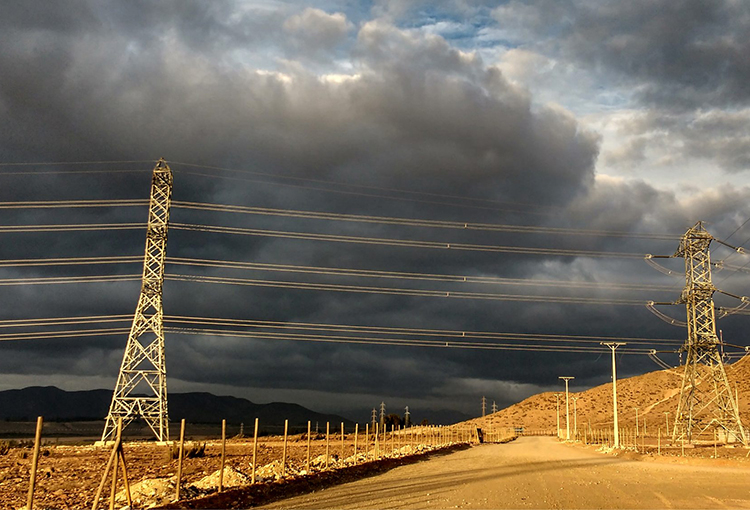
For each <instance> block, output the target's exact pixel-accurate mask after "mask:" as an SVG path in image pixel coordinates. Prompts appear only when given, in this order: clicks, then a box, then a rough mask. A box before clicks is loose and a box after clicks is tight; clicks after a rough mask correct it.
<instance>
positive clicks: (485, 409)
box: [482, 397, 487, 418]
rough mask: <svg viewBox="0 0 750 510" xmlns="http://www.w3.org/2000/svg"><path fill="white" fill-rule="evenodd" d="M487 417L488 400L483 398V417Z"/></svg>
mask: <svg viewBox="0 0 750 510" xmlns="http://www.w3.org/2000/svg"><path fill="white" fill-rule="evenodd" d="M486 415H487V398H485V397H482V417H483V418H484V417H485V416H486Z"/></svg>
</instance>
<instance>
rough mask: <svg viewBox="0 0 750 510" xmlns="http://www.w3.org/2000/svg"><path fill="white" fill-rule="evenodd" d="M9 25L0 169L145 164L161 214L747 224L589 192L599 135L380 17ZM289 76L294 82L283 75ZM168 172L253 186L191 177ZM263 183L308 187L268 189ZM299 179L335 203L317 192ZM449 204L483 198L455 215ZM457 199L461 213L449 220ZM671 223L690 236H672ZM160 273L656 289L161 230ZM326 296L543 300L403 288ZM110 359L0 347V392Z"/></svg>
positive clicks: (451, 352)
mask: <svg viewBox="0 0 750 510" xmlns="http://www.w3.org/2000/svg"><path fill="white" fill-rule="evenodd" d="M28 5H31V4H19V5H18V6H15V7H14V6H10V7H9V6H4V7H3V8H2V10H3V11H5V12H4V14H5V15H4V16H0V19H2V20H3V21H0V23H5V25H4V26H3V30H2V32H0V34H1V35H0V45H2V47H3V52H2V53H1V54H0V69H2V70H3V72H2V73H0V105H2V108H3V111H4V113H5V116H4V126H3V128H2V133H1V134H0V160H2V161H44V160H47V161H60V160H78V161H80V160H113V159H118V160H119V159H127V160H130V159H155V158H156V157H159V156H164V157H166V158H167V159H169V160H171V161H173V162H174V163H172V167H173V169H174V171H175V187H174V199H175V200H195V201H201V202H212V203H227V204H239V205H254V206H267V207H280V208H290V209H305V210H321V211H330V212H342V213H352V214H378V215H383V216H404V217H420V218H428V219H453V220H456V219H462V220H465V221H484V222H491V223H501V222H509V223H512V222H516V223H521V222H525V223H531V224H537V225H551V226H572V227H581V228H595V229H607V230H610V229H611V230H623V231H634V232H654V231H656V232H664V231H667V232H674V233H677V234H679V233H681V232H682V231H684V229H685V228H687V226H689V225H690V224H692V223H694V221H696V220H697V219H710V220H712V221H713V222H714V224H715V225H716V227H717V231H723V232H725V233H726V232H731V230H733V229H734V228H736V227H737V226H739V224H740V223H741V222H742V221H743V219H742V217H741V216H742V215H743V214H747V215H750V209H748V208H747V206H745V205H741V207H740V206H738V205H737V203H735V202H736V200H741V199H746V198H750V190H746V189H743V190H734V191H732V193H733V194H731V197H730V200H729V201H727V200H726V197H727V196H729V194H730V193H729V191H728V190H724V191H727V193H726V194H725V193H723V192H722V193H717V194H716V195H715V196H714V195H711V194H710V193H706V194H699V195H696V198H695V199H694V200H695V201H696V202H698V203H697V204H692V205H691V207H690V208H688V207H687V206H686V205H685V203H684V201H680V200H678V199H677V198H676V197H675V196H674V195H672V194H670V193H666V192H662V191H658V190H656V189H654V188H653V187H651V186H649V185H648V184H646V183H635V184H633V183H623V182H619V181H616V180H611V181H608V180H602V179H595V176H594V164H595V160H596V157H597V153H598V144H599V137H598V136H597V135H596V134H594V133H591V132H588V131H587V130H585V129H583V128H582V126H581V125H580V124H579V123H578V122H577V120H576V119H575V117H574V116H573V115H572V114H571V113H569V112H567V111H565V110H563V109H562V108H559V107H553V106H535V105H533V101H532V98H531V96H530V94H529V93H528V91H525V90H523V89H520V88H518V87H516V86H514V85H512V84H511V83H509V82H508V81H507V80H506V79H505V77H504V76H503V75H502V74H501V73H500V72H499V71H498V70H497V69H495V68H493V67H491V66H487V65H486V64H485V63H484V62H483V61H482V60H481V58H480V57H478V56H477V55H476V54H474V53H465V52H461V51H459V50H457V49H455V48H453V47H452V46H451V45H450V44H448V43H447V42H446V41H445V40H444V39H442V38H440V37H437V36H433V35H425V34H423V33H421V32H419V31H416V30H404V29H399V28H396V27H394V26H393V25H392V24H390V23H387V22H385V21H383V20H373V21H369V22H365V23H363V24H361V25H359V26H358V27H354V26H353V25H352V24H351V23H350V22H349V21H348V20H347V19H346V18H345V17H344V16H343V15H340V14H336V13H327V12H323V11H318V10H315V9H302V8H298V9H297V8H294V7H290V6H284V7H282V8H279V9H270V10H261V9H249V10H247V9H243V8H242V6H241V4H233V3H226V2H221V3H211V4H204V3H197V2H196V3H182V2H176V3H170V2H166V3H136V4H125V5H124V6H123V5H120V4H117V5H115V4H104V5H102V4H95V3H90V4H83V3H81V4H76V5H78V6H79V7H80V14H79V15H78V16H72V15H69V14H67V13H68V12H73V11H74V10H73V9H71V8H70V6H69V5H66V4H65V3H56V4H53V5H52V6H50V5H48V4H45V8H41V7H39V6H37V7H36V8H33V7H27V6H28ZM109 7H111V8H109ZM37 10H38V11H39V12H38V13H37ZM342 51H350V52H351V55H349V56H348V59H349V60H350V61H351V65H350V66H344V67H338V66H337V65H336V64H335V63H331V64H330V66H331V67H330V68H328V69H327V70H326V71H325V72H322V71H320V68H322V67H325V65H326V63H327V62H334V60H336V59H338V58H339V57H340V55H341V52H342ZM295 57H297V58H296V59H295ZM308 61H312V62H313V63H312V64H311V65H313V66H315V69H316V70H314V71H313V70H311V69H310V68H308V67H306V66H307V62H308ZM178 161H184V162H189V163H192V162H195V163H203V164H211V165H215V166H231V167H233V168H238V169H241V170H248V171H259V172H264V173H267V174H271V175H270V176H269V175H263V176H259V175H257V174H247V173H241V172H235V173H231V172H216V171H209V170H206V169H196V168H194V167H189V166H186V165H181V164H179V163H176V162H178ZM132 166H134V164H130V165H125V167H126V168H130V167H132ZM136 166H138V167H139V168H140V167H141V166H142V167H143V169H144V170H145V171H143V172H140V173H128V174H117V173H112V174H103V175H59V176H45V177H41V176H36V177H33V178H31V177H29V176H20V177H10V176H3V177H2V178H3V179H4V181H3V187H2V188H0V195H1V196H2V200H33V199H48V200H53V199H64V198H145V197H147V196H148V184H149V177H148V170H149V169H150V167H151V166H152V165H151V164H150V163H142V164H137V165H136ZM41 168H43V169H46V170H49V169H50V168H49V167H41ZM77 168H78V167H76V169H77ZM97 168H99V167H97ZM62 169H63V170H64V169H68V170H69V169H71V168H66V167H62ZM196 172H198V173H209V174H210V175H212V176H214V177H206V176H200V175H195V173H196ZM273 175H277V176H294V177H299V178H303V179H316V181H315V182H314V183H311V182H310V181H293V180H291V181H290V180H288V179H287V180H284V179H279V178H274V177H273ZM321 180H330V181H336V182H340V183H347V184H350V185H353V186H345V185H340V186H332V185H325V183H321V182H319V181H321ZM264 181H270V182H271V183H270V184H269V183H268V182H264ZM282 184H286V185H282ZM354 185H365V186H372V187H375V188H372V187H371V188H362V187H356V186H354ZM313 188H329V189H333V190H334V191H337V192H333V191H331V192H323V191H319V190H314V189H313ZM392 188H400V189H409V190H414V191H419V192H425V193H432V195H413V194H412V195H409V194H404V193H401V194H398V193H395V192H393V191H389V190H391V189H392ZM377 195H387V196H391V197H394V196H395V197H400V198H402V199H403V198H406V200H393V199H385V198H378V197H377ZM437 195H450V196H452V197H453V198H451V197H445V196H443V197H440V196H437ZM460 195H465V196H470V197H473V198H475V199H483V200H487V201H476V200H475V201H469V200H461V199H458V198H455V196H460ZM497 201H501V202H514V203H516V204H507V203H498V202H497ZM456 202H459V203H460V204H459V205H461V206H463V207H456ZM518 203H521V204H522V205H520V206H519V205H518ZM744 203H745V204H746V203H749V202H748V201H747V200H745V201H744ZM693 206H695V207H693ZM519 209H520V210H521V212H518V211H519ZM692 211H699V212H700V213H701V214H704V216H702V217H699V218H693V213H692ZM529 213H532V214H529ZM2 214H3V222H2V223H3V224H14V223H15V224H34V223H45V222H48V223H53V222H61V223H87V222H88V223H97V222H118V221H136V222H145V210H144V208H137V209H132V210H127V211H121V210H119V209H118V210H117V211H114V212H113V211H109V210H82V211H73V212H65V213H59V214H57V213H55V214H54V215H52V214H50V213H46V212H45V213H40V212H33V213H26V212H23V213H19V212H6V211H3V212H2ZM172 219H173V221H177V222H186V223H187V222H195V223H205V224H221V225H234V226H242V227H252V228H266V229H272V230H291V231H311V232H319V233H338V234H346V235H357V236H371V237H395V238H404V239H422V240H441V241H445V240H449V241H451V242H467V243H479V244H509V245H525V246H542V247H557V248H568V249H594V250H616V251H625V252H634V253H646V252H666V253H671V252H673V251H674V248H675V244H676V243H661V244H660V245H658V246H656V247H655V246H653V244H652V243H650V242H646V241H643V240H632V239H630V240H629V239H623V238H614V239H612V238H592V237H585V238H573V237H569V236H556V237H552V238H551V237H541V236H529V235H525V236H521V235H517V234H513V235H508V234H486V233H479V234H478V233H476V232H463V231H460V232H450V231H425V230H424V229H415V228H406V227H403V228H393V227H386V226H377V225H369V226H368V225H362V224H356V223H352V224H332V223H320V222H312V221H307V222H303V221H297V220H289V219H279V218H263V217H253V216H244V215H228V214H223V215H219V214H214V213H211V214H209V213H195V212H190V211H186V210H184V209H177V208H176V209H175V210H173V215H172ZM17 236H18V237H15V238H13V241H12V242H7V243H3V244H2V246H0V250H1V251H2V258H5V259H7V258H25V257H29V258H34V257H44V256H84V255H119V254H122V255H133V254H140V253H142V250H143V232H142V231H133V232H130V231H122V232H109V233H92V234H65V235H52V234H50V235H49V237H46V236H44V235H34V236H33V237H32V236H31V235H30V234H23V235H20V234H17ZM168 254H169V255H170V256H174V257H196V258H214V259H223V260H245V261H253V262H268V263H288V264H304V265H320V266H330V267H352V268H363V269H378V270H390V271H413V272H422V273H447V274H479V275H491V276H508V277H519V276H520V277H533V276H538V277H540V278H541V277H544V278H560V279H569V278H570V277H571V276H572V277H574V278H577V279H581V280H587V281H596V280H601V281H612V280H617V281H622V280H626V281H653V280H654V279H655V278H660V277H659V275H658V274H653V273H651V272H650V270H649V269H648V268H646V267H645V264H644V263H643V262H642V261H640V260H638V261H633V262H617V263H614V262H611V261H610V262H606V261H605V262H596V261H592V260H589V259H573V258H569V259H566V260H560V259H559V258H552V257H529V256H518V255H507V256H506V255H502V254H487V253H468V252H463V253H457V252H454V251H451V250H432V251H431V250H424V249H421V250H420V249H413V248H394V247H380V246H367V245H349V244H340V243H324V242H311V241H308V242H302V241H290V240H281V239H271V238H255V237H249V236H226V235H217V234H208V233H195V232H184V231H173V232H171V233H170V239H169V247H168ZM73 271H74V270H73V269H69V270H67V269H66V270H64V271H63V270H60V269H57V270H56V272H55V273H50V272H49V271H46V270H45V271H42V270H28V271H26V270H23V271H21V270H12V271H11V270H5V271H4V272H3V273H2V274H3V275H4V277H15V276H23V275H26V276H30V275H37V274H39V275H49V274H71V272H73ZM85 271H89V273H88V274H97V273H104V272H106V273H108V274H111V273H114V272H122V271H127V272H133V273H136V272H140V270H139V268H138V267H137V265H136V266H129V267H128V268H124V269H123V268H117V269H114V268H107V267H103V268H100V267H93V268H87V269H86V270H84V271H81V273H83V272H85ZM169 272H171V273H178V272H193V273H200V274H209V275H230V276H239V277H246V278H248V277H249V278H254V277H256V276H257V277H263V278H271V279H286V280H297V281H323V282H331V283H342V281H341V280H340V279H335V278H333V277H322V278H318V277H312V276H300V275H278V274H273V273H270V274H262V275H260V276H258V275H256V274H248V273H240V272H231V271H224V270H215V269H205V270H201V269H194V268H193V269H186V268H183V267H170V268H169ZM665 278H666V277H665ZM343 283H353V284H358V285H379V286H394V287H398V286H412V287H414V288H432V289H435V288H440V290H454V289H458V290H470V291H476V292H508V293H520V294H534V293H537V294H544V293H547V292H553V291H550V290H549V289H543V288H542V289H536V290H534V289H532V290H528V289H525V288H507V287H504V288H497V287H491V288H488V287H487V286H481V285H474V286H466V285H455V284H454V285H449V284H445V285H443V284H433V283H424V282H416V283H404V282H400V281H397V282H393V281H390V282H389V281H375V282H373V281H363V280H359V281H344V282H343ZM7 289H9V290H8V291H7V292H5V293H4V294H3V295H2V298H0V301H1V302H2V303H3V305H4V308H3V309H4V310H5V311H6V317H16V318H24V317H30V316H38V317H54V316H66V315H90V314H91V315H93V314H110V313H111V314H115V313H116V314H129V313H132V311H133V309H134V307H135V303H136V300H137V296H138V285H137V284H122V285H116V286H114V285H94V284H91V285H87V286H37V287H30V286H29V287H20V288H16V287H8V288H7ZM573 292H574V294H575V292H576V291H573ZM604 294H606V293H603V295H604ZM578 295H586V292H583V291H581V292H579V293H578ZM647 298H648V297H645V298H644V299H647ZM164 300H165V305H164V306H165V313H167V314H168V315H194V316H204V317H229V318H252V319H265V320H280V321H306V322H321V323H332V324H360V325H374V326H393V327H412V328H420V327H421V328H446V329H456V330H486V331H509V332H512V331H515V332H535V333H555V332H558V333H563V334H581V332H582V331H583V332H584V333H583V334H599V335H602V334H605V335H606V334H609V335H622V334H628V335H642V336H657V335H659V336H663V335H665V334H672V335H674V336H676V337H679V336H680V332H679V331H676V332H671V333H665V330H666V329H668V328H667V326H665V325H662V324H661V323H659V322H658V320H657V319H655V318H653V317H650V316H648V315H647V314H648V312H646V311H645V310H643V309H638V310H637V311H632V310H624V309H619V308H613V307H603V306H587V307H578V306H574V305H552V304H533V305H532V304H529V303H518V302H499V301H480V300H463V301H459V300H451V299H441V298H409V297H393V296H386V295H370V294H351V293H349V294H347V293H334V292H328V293H324V292H316V291H289V290H279V289H260V288H252V287H237V286H218V285H207V284H193V283H183V282H175V281H169V280H168V281H167V282H166V284H165V295H164ZM634 323H636V324H637V326H633V324H634ZM124 341H125V339H124V336H123V337H108V338H107V339H97V340H93V339H92V340H87V339H76V341H75V343H68V342H66V341H55V342H53V341H49V342H46V343H44V344H43V346H40V345H39V344H36V343H34V342H25V343H17V344H12V345H11V344H10V343H8V344H6V345H4V346H3V347H4V356H2V357H0V372H2V373H18V372H25V373H30V374H55V373H57V374H61V375H62V376H63V377H64V376H65V375H66V374H67V375H77V376H97V377H106V376H110V377H111V378H112V380H113V381H114V374H115V373H116V371H117V368H118V366H119V361H120V358H121V356H122V347H123V345H124ZM40 353H43V354H40ZM167 359H168V362H167V363H168V370H169V374H170V377H171V378H174V380H181V381H185V382H190V383H201V384H204V383H205V384H217V385H225V386H227V387H233V388H236V390H237V391H238V392H241V389H242V388H244V387H259V388H264V387H265V388H288V389H299V390H315V391H321V392H329V393H334V392H337V391H341V388H342V387H344V388H346V391H347V392H349V393H352V394H358V395H365V394H367V395H383V396H392V397H393V398H402V399H406V398H418V397H421V398H427V397H431V398H434V399H436V400H438V399H440V398H445V399H446V400H445V402H446V403H445V406H447V407H451V406H453V407H461V406H465V405H467V404H465V402H463V401H462V400H463V396H465V395H466V393H465V392H468V391H475V390H476V387H477V384H482V383H477V381H493V380H497V379H501V380H504V381H516V382H518V383H522V384H526V385H529V386H523V387H524V388H529V387H536V386H535V385H540V384H541V385H545V384H548V383H549V381H550V379H552V381H553V382H554V381H555V380H556V379H555V378H556V376H557V375H559V374H558V372H559V371H561V370H563V371H564V370H566V369H568V368H570V367H571V366H575V368H576V371H577V373H576V375H577V377H580V380H579V381H580V382H581V383H582V384H583V383H584V382H586V381H599V380H601V378H602V377H603V376H602V375H601V374H602V373H604V374H606V370H602V367H601V366H599V365H596V364H592V360H596V359H597V355H589V356H588V357H585V356H584V357H583V359H577V358H576V359H575V360H574V361H571V359H570V358H565V359H563V357H561V356H560V355H554V354H547V355H540V354H538V353H508V352H503V351H497V352H493V353H491V355H487V354H486V353H484V354H483V353H477V352H472V351H463V350H455V349H419V348H402V349H396V348H392V347H377V346H372V347H366V346H351V345H348V346H340V345H330V344H310V343H305V342H274V341H270V342H269V341H264V342H258V341H252V340H240V339H226V338H212V337H205V336H204V337H193V336H183V335H173V336H171V337H169V338H168V340H167ZM605 361H606V360H605ZM571 363H573V365H571ZM605 368H606V367H605ZM640 368H642V367H640ZM633 370H635V368H633ZM97 380H100V379H97ZM455 388H463V390H461V391H463V392H464V393H463V394H462V395H459V396H458V397H457V396H456V390H455ZM511 389H512V388H511ZM508 391H511V390H510V389H509V390H508ZM513 391H516V390H513ZM498 400H499V401H500V400H501V399H500V397H498ZM311 405H312V404H311Z"/></svg>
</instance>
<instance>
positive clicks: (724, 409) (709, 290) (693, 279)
mask: <svg viewBox="0 0 750 510" xmlns="http://www.w3.org/2000/svg"><path fill="white" fill-rule="evenodd" d="M713 240H714V237H713V236H711V234H709V233H708V231H706V229H705V228H704V227H703V223H702V222H700V221H699V222H698V223H696V224H695V226H693V227H692V228H690V229H688V231H687V232H686V233H685V234H684V235H683V236H682V238H681V240H680V246H679V248H678V249H677V251H676V252H675V254H674V255H673V256H674V257H683V258H684V259H685V288H684V289H683V291H682V294H681V295H680V298H679V300H678V301H677V303H684V304H685V308H686V309H687V331H688V334H687V340H686V341H685V344H684V345H683V347H682V350H683V351H685V352H687V358H686V360H685V372H684V374H683V377H682V390H681V392H680V401H679V403H678V405H677V417H676V419H675V422H674V428H673V429H672V440H673V441H674V440H676V439H677V438H678V436H679V435H680V434H681V433H682V434H685V439H687V440H688V441H691V440H692V438H693V435H695V434H696V431H697V434H700V433H701V432H703V431H705V430H706V429H708V428H710V427H720V428H722V429H724V431H725V432H726V434H727V440H730V441H731V440H734V441H741V442H742V443H743V444H747V438H746V437H745V431H744V429H743V428H742V422H741V421H740V415H739V411H738V408H737V402H736V401H735V399H734V395H732V390H731V388H730V387H729V381H728V380H727V374H726V371H725V370H724V364H723V363H722V360H721V354H720V352H719V349H718V346H719V343H720V342H719V338H718V337H717V336H716V312H715V309H714V301H713V294H714V292H715V291H716V290H717V289H716V287H714V285H713V283H712V282H711V255H710V252H709V247H710V245H711V241H713ZM719 242H720V241H719Z"/></svg>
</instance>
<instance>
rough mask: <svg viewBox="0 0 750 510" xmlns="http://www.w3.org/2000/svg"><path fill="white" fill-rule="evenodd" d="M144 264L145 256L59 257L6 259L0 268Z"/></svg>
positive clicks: (1, 262) (2, 261) (0, 262)
mask: <svg viewBox="0 0 750 510" xmlns="http://www.w3.org/2000/svg"><path fill="white" fill-rule="evenodd" d="M134 263H143V255H130V256H125V257H58V258H48V259H5V260H0V267H43V266H88V265H92V264H134Z"/></svg>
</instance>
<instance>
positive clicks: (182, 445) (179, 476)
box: [174, 418, 185, 501]
mask: <svg viewBox="0 0 750 510" xmlns="http://www.w3.org/2000/svg"><path fill="white" fill-rule="evenodd" d="M184 453H185V418H183V419H182V421H181V422H180V457H179V460H178V461H177V485H176V487H175V497H174V500H175V501H179V500H180V485H181V484H182V457H183V455H184Z"/></svg>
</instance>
